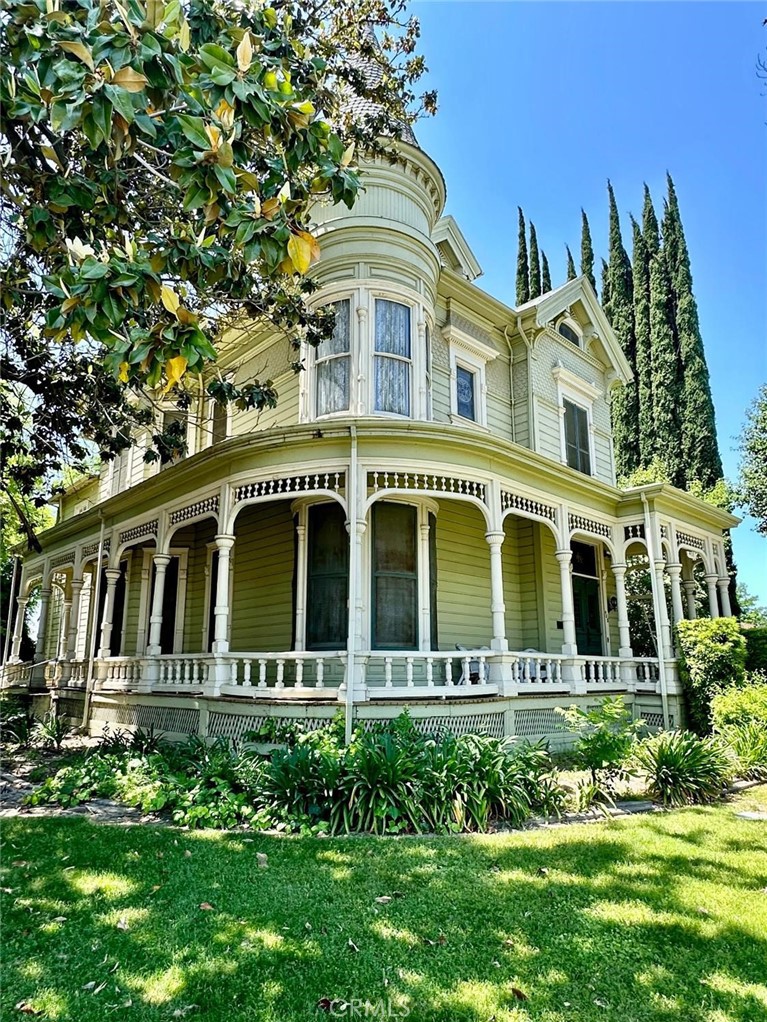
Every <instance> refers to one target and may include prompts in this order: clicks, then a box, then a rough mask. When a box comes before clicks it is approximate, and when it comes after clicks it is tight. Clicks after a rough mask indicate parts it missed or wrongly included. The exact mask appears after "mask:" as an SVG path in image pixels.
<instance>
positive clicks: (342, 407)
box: [316, 355, 349, 415]
mask: <svg viewBox="0 0 767 1022" xmlns="http://www.w3.org/2000/svg"><path fill="white" fill-rule="evenodd" d="M316 370H317V415H329V414H330V413H331V412H344V411H346V410H347V409H348V408H349V356H348V355H339V356H337V357H336V358H331V359H329V360H328V361H327V362H320V363H319V364H318V365H317V366H316Z"/></svg>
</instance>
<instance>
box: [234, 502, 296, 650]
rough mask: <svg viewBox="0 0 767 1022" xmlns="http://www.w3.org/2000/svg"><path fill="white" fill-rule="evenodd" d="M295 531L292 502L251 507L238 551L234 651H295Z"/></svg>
mask: <svg viewBox="0 0 767 1022" xmlns="http://www.w3.org/2000/svg"><path fill="white" fill-rule="evenodd" d="M294 535H295V529H294V527H293V517H292V515H291V512H290V505H289V503H288V502H287V501H280V502H279V503H273V504H264V505H261V506H257V507H252V508H246V509H245V510H244V511H242V512H241V514H240V515H238V517H237V522H236V525H235V536H236V539H235V543H234V550H233V566H234V567H233V579H232V590H233V594H234V595H233V600H232V603H233V606H232V631H231V648H232V649H233V650H238V651H242V652H250V651H254V652H257V651H264V652H270V651H272V652H279V651H282V650H287V649H290V643H291V638H292V632H293V556H294V554H293V549H294Z"/></svg>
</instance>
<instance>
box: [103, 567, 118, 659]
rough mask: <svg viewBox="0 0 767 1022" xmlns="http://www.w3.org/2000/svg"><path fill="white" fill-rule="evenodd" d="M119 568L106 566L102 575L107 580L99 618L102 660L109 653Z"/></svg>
mask: <svg viewBox="0 0 767 1022" xmlns="http://www.w3.org/2000/svg"><path fill="white" fill-rule="evenodd" d="M120 574H121V572H120V569H119V568H106V569H105V570H104V575H105V576H106V580H107V591H106V595H105V597H104V614H103V617H102V618H101V641H100V642H99V659H100V660H103V659H104V658H105V657H108V656H109V655H110V645H111V642H112V619H113V617H114V613H115V592H116V591H117V583H118V582H119V580H120Z"/></svg>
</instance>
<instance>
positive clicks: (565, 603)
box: [556, 550, 578, 656]
mask: <svg viewBox="0 0 767 1022" xmlns="http://www.w3.org/2000/svg"><path fill="white" fill-rule="evenodd" d="M556 558H557V560H558V561H559V581H560V586H561V589H562V631H563V638H564V642H563V643H562V652H563V653H564V654H565V656H575V655H576V654H577V653H578V643H577V640H576V638H575V604H574V602H573V581H572V560H573V554H572V551H571V550H557V551H556Z"/></svg>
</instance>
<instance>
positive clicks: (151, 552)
mask: <svg viewBox="0 0 767 1022" xmlns="http://www.w3.org/2000/svg"><path fill="white" fill-rule="evenodd" d="M157 552H158V551H157V548H156V547H144V557H143V560H142V565H141V567H142V571H141V596H140V599H139V620H138V627H139V634H138V636H137V638H136V653H137V655H138V656H143V655H144V653H145V652H146V647H147V644H148V641H149V616H150V614H151V610H152V607H151V601H150V594H151V589H152V560H153V558H154V556H155V554H156V553H157ZM168 555H169V556H170V557H177V558H178V585H177V587H176V628H175V630H174V632H173V652H174V654H176V653H182V652H183V650H184V612H185V610H186V585H187V579H188V561H189V548H188V547H170V548H169V549H168ZM182 582H183V585H182Z"/></svg>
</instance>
